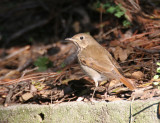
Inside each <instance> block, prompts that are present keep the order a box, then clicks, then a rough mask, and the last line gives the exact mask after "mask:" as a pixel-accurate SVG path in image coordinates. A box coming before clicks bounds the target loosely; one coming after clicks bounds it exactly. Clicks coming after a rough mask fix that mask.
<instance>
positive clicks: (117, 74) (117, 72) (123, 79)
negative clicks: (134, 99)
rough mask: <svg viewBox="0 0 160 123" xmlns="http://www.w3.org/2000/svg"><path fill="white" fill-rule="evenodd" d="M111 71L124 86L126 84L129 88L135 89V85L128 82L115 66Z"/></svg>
mask: <svg viewBox="0 0 160 123" xmlns="http://www.w3.org/2000/svg"><path fill="white" fill-rule="evenodd" d="M112 72H114V74H115V75H116V78H117V79H119V80H120V81H121V82H122V83H123V84H124V85H125V86H127V87H128V88H129V89H130V90H135V89H136V87H135V86H134V85H133V84H132V83H131V82H129V81H128V80H127V79H126V78H125V77H124V76H123V75H122V74H120V72H119V71H118V70H117V68H115V69H114V70H113V71H112Z"/></svg>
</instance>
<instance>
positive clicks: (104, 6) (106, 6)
mask: <svg viewBox="0 0 160 123" xmlns="http://www.w3.org/2000/svg"><path fill="white" fill-rule="evenodd" d="M110 6H111V4H110V3H106V4H103V8H109V7H110Z"/></svg>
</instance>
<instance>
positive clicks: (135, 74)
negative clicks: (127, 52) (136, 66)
mask: <svg viewBox="0 0 160 123" xmlns="http://www.w3.org/2000/svg"><path fill="white" fill-rule="evenodd" d="M132 77H133V78H134V79H138V80H141V79H142V78H143V77H144V74H143V73H142V72H141V71H136V72H133V73H132Z"/></svg>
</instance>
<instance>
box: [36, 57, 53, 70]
mask: <svg viewBox="0 0 160 123" xmlns="http://www.w3.org/2000/svg"><path fill="white" fill-rule="evenodd" d="M34 65H35V66H37V67H38V70H39V71H45V70H47V68H49V67H51V66H52V62H51V61H50V60H49V59H48V58H47V57H39V58H38V59H37V60H36V61H35V62H34Z"/></svg>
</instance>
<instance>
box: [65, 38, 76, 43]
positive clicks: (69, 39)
mask: <svg viewBox="0 0 160 123" xmlns="http://www.w3.org/2000/svg"><path fill="white" fill-rule="evenodd" d="M65 40H66V41H73V42H75V40H74V39H73V38H66V39H65Z"/></svg>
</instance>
